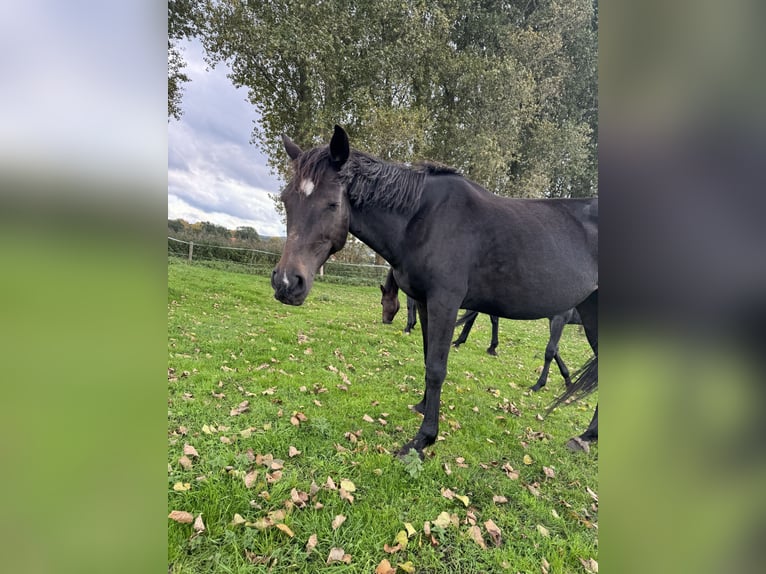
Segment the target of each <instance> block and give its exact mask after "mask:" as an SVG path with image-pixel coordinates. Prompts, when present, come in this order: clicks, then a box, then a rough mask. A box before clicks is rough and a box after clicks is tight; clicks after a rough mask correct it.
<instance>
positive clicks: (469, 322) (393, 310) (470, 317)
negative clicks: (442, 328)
mask: <svg viewBox="0 0 766 574" xmlns="http://www.w3.org/2000/svg"><path fill="white" fill-rule="evenodd" d="M380 293H381V297H380V304H381V306H382V307H383V315H382V321H383V323H385V324H386V325H389V324H391V322H392V321H393V320H394V317H396V314H397V313H398V312H399V286H398V285H397V284H396V279H394V271H393V269H391V270H390V271H389V272H388V275H386V282H385V283H384V284H383V285H381V286H380ZM415 305H416V302H415V299H413V298H412V297H410V296H409V295H407V325H406V326H405V327H404V332H405V333H407V334H409V333H410V331H412V328H413V327H414V326H415V324H416V323H417V322H418V313H417V311H416V309H415ZM477 316H478V313H476V312H475V311H468V312H467V313H466V314H465V315H463V317H462V318H461V319H460V321H458V325H460V324H463V323H465V325H464V326H463V330H462V331H461V332H460V335H459V336H458V338H457V339H455V340H454V341H452V346H453V347H455V348H456V349H457V348H458V347H459V346H460V345H462V344H463V343H465V342H466V340H467V339H468V333H470V332H471V328H472V327H473V324H474V321H476V317H477ZM489 319H490V321H491V322H492V339H491V341H490V343H489V347H488V348H487V353H489V354H490V355H497V350H496V349H497V343H498V338H497V331H498V318H497V317H496V316H495V315H490V316H489Z"/></svg>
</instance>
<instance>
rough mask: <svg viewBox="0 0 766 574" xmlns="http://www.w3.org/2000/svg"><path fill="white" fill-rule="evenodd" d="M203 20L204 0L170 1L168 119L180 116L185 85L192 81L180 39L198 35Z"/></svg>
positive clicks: (179, 117)
mask: <svg viewBox="0 0 766 574" xmlns="http://www.w3.org/2000/svg"><path fill="white" fill-rule="evenodd" d="M204 21H205V2H204V0H168V119H170V118H175V119H176V120H178V119H181V115H182V114H183V109H182V107H181V96H182V93H183V84H184V83H185V82H188V81H189V76H187V75H186V74H185V73H184V71H183V69H184V68H185V67H186V62H185V61H184V59H183V55H182V54H181V49H180V48H179V46H178V42H179V40H182V39H184V38H191V37H193V36H196V35H197V34H199V33H200V30H201V25H202V23H203V22H204Z"/></svg>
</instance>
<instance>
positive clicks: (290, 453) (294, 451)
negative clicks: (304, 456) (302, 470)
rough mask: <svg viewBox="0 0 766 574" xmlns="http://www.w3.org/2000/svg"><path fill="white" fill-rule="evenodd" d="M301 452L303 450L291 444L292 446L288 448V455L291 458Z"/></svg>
mask: <svg viewBox="0 0 766 574" xmlns="http://www.w3.org/2000/svg"><path fill="white" fill-rule="evenodd" d="M300 453H301V451H299V450H298V449H297V448H295V447H294V446H291V447H290V448H288V449H287V456H289V457H290V458H293V457H294V456H298V455H299V454H300Z"/></svg>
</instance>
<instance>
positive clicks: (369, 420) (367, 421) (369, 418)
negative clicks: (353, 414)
mask: <svg viewBox="0 0 766 574" xmlns="http://www.w3.org/2000/svg"><path fill="white" fill-rule="evenodd" d="M362 420H363V421H364V422H366V423H374V422H375V419H373V418H372V417H371V416H370V415H368V414H365V415H364V416H363V417H362Z"/></svg>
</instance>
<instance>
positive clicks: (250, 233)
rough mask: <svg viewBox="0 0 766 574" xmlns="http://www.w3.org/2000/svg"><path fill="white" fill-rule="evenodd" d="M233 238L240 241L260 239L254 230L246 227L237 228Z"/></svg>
mask: <svg viewBox="0 0 766 574" xmlns="http://www.w3.org/2000/svg"><path fill="white" fill-rule="evenodd" d="M234 237H236V238H237V239H239V240H242V241H249V240H253V241H258V240H259V239H260V237H259V236H258V232H257V231H256V230H255V229H254V228H252V227H247V226H242V227H237V230H236V231H235V232H234Z"/></svg>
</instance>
